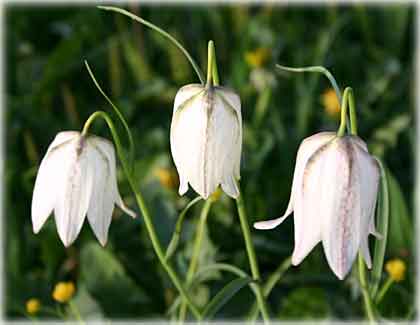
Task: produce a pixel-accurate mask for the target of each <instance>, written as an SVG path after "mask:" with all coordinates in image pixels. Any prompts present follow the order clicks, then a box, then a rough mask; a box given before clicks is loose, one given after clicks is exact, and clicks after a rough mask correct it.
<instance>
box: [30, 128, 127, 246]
mask: <svg viewBox="0 0 420 325" xmlns="http://www.w3.org/2000/svg"><path fill="white" fill-rule="evenodd" d="M114 204H117V205H118V206H120V207H121V209H122V210H124V212H126V213H127V214H129V215H131V216H132V217H135V213H134V212H133V211H131V210H130V209H128V208H127V207H126V206H125V204H124V202H123V201H122V199H121V196H120V194H119V192H118V187H117V178H116V161H115V151H114V146H113V145H112V143H111V142H109V141H108V140H106V139H103V138H100V137H97V136H91V135H89V136H84V135H82V134H81V133H79V132H76V131H65V132H60V133H58V134H57V136H56V137H55V139H54V141H53V142H52V143H51V144H50V146H49V148H48V151H47V153H46V155H45V157H44V158H43V159H42V161H41V165H40V167H39V170H38V175H37V178H36V181H35V187H34V192H33V197H32V224H33V230H34V232H35V233H38V232H39V231H40V229H41V227H42V225H43V224H44V223H45V221H46V220H47V218H48V216H49V215H50V214H51V212H52V211H53V210H54V216H55V221H56V226H57V230H58V234H59V236H60V239H61V241H62V242H63V244H64V245H65V246H69V245H71V244H72V243H73V241H74V240H75V239H76V237H77V236H78V234H79V232H80V230H81V228H82V225H83V221H84V219H85V216H86V214H87V217H88V221H89V223H90V225H91V227H92V230H93V232H94V233H95V235H96V237H97V238H98V240H99V242H100V243H101V244H102V245H105V244H106V242H107V238H108V229H109V226H110V224H111V219H112V212H113V210H114Z"/></svg>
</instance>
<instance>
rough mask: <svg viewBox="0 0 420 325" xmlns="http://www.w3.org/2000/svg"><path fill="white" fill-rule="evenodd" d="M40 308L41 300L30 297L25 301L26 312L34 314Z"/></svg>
mask: <svg viewBox="0 0 420 325" xmlns="http://www.w3.org/2000/svg"><path fill="white" fill-rule="evenodd" d="M40 308H41V302H40V301H39V300H38V299H36V298H31V299H29V300H28V301H27V302H26V312H27V313H28V314H31V315H33V314H36V313H37V312H38V311H39V309H40Z"/></svg>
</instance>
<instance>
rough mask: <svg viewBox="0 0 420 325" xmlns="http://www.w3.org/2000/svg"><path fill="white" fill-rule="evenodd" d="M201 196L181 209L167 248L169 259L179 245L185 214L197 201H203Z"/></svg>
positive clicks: (166, 256)
mask: <svg viewBox="0 0 420 325" xmlns="http://www.w3.org/2000/svg"><path fill="white" fill-rule="evenodd" d="M201 200H202V198H201V196H197V197H196V198H195V199H194V200H191V201H190V202H189V203H188V204H187V206H186V207H185V208H184V209H183V210H182V211H181V213H180V214H179V216H178V221H177V222H176V225H175V231H174V234H173V235H172V238H171V241H170V242H169V245H168V247H167V248H166V253H165V258H166V259H167V260H168V259H170V258H171V257H172V255H173V254H174V253H175V250H176V248H177V246H178V241H179V238H180V237H181V231H182V224H183V223H184V219H185V216H186V215H187V212H188V210H189V209H190V208H191V207H192V206H194V204H196V203H197V202H199V201H201Z"/></svg>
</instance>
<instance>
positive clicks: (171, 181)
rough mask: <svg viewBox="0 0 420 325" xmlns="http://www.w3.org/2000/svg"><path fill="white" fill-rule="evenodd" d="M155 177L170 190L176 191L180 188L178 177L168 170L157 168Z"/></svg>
mask: <svg viewBox="0 0 420 325" xmlns="http://www.w3.org/2000/svg"><path fill="white" fill-rule="evenodd" d="M154 175H155V176H156V177H157V178H158V179H159V183H160V184H161V185H162V186H163V187H166V188H168V189H174V188H176V187H177V186H178V177H177V175H176V173H175V172H174V171H173V170H171V169H168V168H157V169H155V171H154Z"/></svg>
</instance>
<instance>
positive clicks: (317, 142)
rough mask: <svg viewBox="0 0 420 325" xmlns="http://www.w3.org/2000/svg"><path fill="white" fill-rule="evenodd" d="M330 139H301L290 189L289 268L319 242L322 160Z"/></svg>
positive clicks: (324, 136)
mask: <svg viewBox="0 0 420 325" xmlns="http://www.w3.org/2000/svg"><path fill="white" fill-rule="evenodd" d="M334 137H335V135H333V134H319V135H317V137H314V138H312V137H311V138H310V139H308V140H309V141H307V140H305V142H304V143H303V144H302V150H301V149H299V151H300V152H299V154H298V162H297V164H296V174H295V178H294V180H293V188H292V191H293V192H292V193H293V194H292V195H293V208H294V218H293V220H294V226H295V248H294V251H293V254H292V264H293V265H298V264H299V263H300V262H301V261H302V260H303V259H304V258H305V257H306V256H307V255H308V254H309V252H310V251H311V250H312V249H313V248H314V247H315V245H316V244H318V242H319V241H320V240H321V229H322V218H323V212H322V203H323V197H322V187H323V182H324V180H323V177H324V174H325V172H326V169H325V159H326V157H327V156H326V155H327V152H328V147H329V146H331V142H330V141H331V139H333V138H334ZM314 149H315V150H314ZM313 150H314V151H313ZM309 152H312V154H310V153H309ZM301 164H302V165H301Z"/></svg>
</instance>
